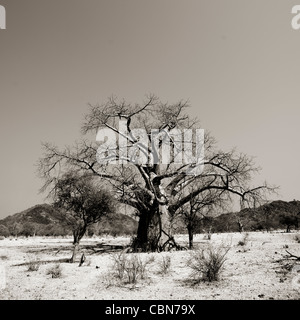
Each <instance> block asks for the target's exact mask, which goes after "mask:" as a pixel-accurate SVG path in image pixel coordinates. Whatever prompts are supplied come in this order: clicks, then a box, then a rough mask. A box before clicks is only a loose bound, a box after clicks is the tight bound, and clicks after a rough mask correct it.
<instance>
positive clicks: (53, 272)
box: [47, 263, 62, 278]
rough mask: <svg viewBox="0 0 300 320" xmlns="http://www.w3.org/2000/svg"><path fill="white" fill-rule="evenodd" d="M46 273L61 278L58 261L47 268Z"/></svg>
mask: <svg viewBox="0 0 300 320" xmlns="http://www.w3.org/2000/svg"><path fill="white" fill-rule="evenodd" d="M47 274H50V275H51V277H52V278H61V276H62V269H61V265H60V264H59V263H56V264H55V265H54V266H53V267H51V268H49V269H48V270H47Z"/></svg>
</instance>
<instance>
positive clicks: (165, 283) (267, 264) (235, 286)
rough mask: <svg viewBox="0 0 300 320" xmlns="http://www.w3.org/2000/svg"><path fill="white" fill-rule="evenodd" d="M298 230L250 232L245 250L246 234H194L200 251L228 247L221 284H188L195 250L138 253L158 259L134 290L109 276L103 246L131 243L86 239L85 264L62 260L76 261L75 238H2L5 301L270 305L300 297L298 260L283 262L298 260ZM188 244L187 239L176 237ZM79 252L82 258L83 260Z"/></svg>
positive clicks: (0, 295)
mask: <svg viewBox="0 0 300 320" xmlns="http://www.w3.org/2000/svg"><path fill="white" fill-rule="evenodd" d="M295 235H296V233H289V234H287V233H283V232H273V233H263V232H252V233H249V237H248V241H247V243H246V245H245V246H241V245H238V242H239V241H240V240H242V239H243V236H244V235H243V234H239V233H228V234H213V235H212V238H211V240H206V239H205V237H204V235H196V236H195V239H194V242H195V247H198V248H204V247H207V246H208V245H210V244H211V245H213V246H215V247H218V246H220V245H225V246H230V250H229V251H228V253H227V256H226V257H227V260H226V262H225V264H224V269H223V272H222V273H221V277H220V280H219V281H217V282H200V283H197V284H195V283H194V282H193V281H191V277H190V274H191V270H190V268H189V267H188V266H187V261H188V259H189V257H190V251H188V250H187V251H172V252H166V253H150V254H148V253H138V254H137V255H139V257H140V258H141V259H142V261H145V260H146V259H147V258H150V257H153V258H154V261H153V262H152V263H151V264H149V265H148V271H147V275H146V277H145V278H144V279H138V281H137V283H136V284H135V285H132V284H126V283H123V282H120V281H118V280H117V279H116V278H114V277H113V276H112V274H111V271H112V270H113V269H112V264H113V260H112V255H113V254H116V253H115V252H112V250H108V248H110V249H111V248H112V247H109V246H103V245H119V244H123V245H124V244H125V245H126V244H127V243H129V238H110V237H107V238H90V239H87V238H85V239H83V240H82V241H81V253H82V252H84V253H85V255H86V258H87V260H86V261H85V263H84V264H83V265H82V266H81V267H79V266H78V262H76V263H74V264H70V263H67V262H62V261H63V260H64V259H66V258H69V257H70V256H71V250H72V241H71V240H72V239H59V238H41V237H36V238H28V239H26V238H24V239H21V238H18V239H15V238H10V239H9V238H7V239H3V240H0V299H2V300H7V299H9V300H17V299H31V300H32V299H33V300H39V299H42V300H52V299H56V300H57V299H59V300H63V299H68V300H75V299H76V300H78V299H79V300H82V299H105V300H111V299H121V300H123V299H126V300H128V299H129V300H130V299H132V300H151V299H158V300H159V299H163V300H169V299H172V300H185V299H192V300H194V299H196V300H203V299H234V300H253V299H258V300H269V299H275V300H277V299H283V300H291V299H300V283H298V281H299V279H300V274H299V273H298V274H297V270H300V261H299V262H295V261H294V262H293V260H291V259H289V260H282V261H278V260H280V259H281V258H283V257H284V255H286V250H288V251H289V252H291V253H293V254H295V255H297V256H300V244H299V243H297V241H296V240H295ZM176 239H177V240H178V241H179V242H180V243H181V244H185V245H186V244H187V238H186V236H177V238H176ZM163 256H164V257H167V256H170V259H171V269H170V272H169V273H167V274H166V275H162V274H161V273H159V270H160V266H161V261H162V257H163ZM79 258H80V254H79V255H78V259H79ZM30 262H38V269H37V270H36V271H29V263H30ZM57 264H59V265H60V269H61V276H60V277H59V278H53V277H52V275H51V274H49V270H53V268H54V266H55V265H57Z"/></svg>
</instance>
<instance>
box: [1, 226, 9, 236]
mask: <svg viewBox="0 0 300 320" xmlns="http://www.w3.org/2000/svg"><path fill="white" fill-rule="evenodd" d="M9 235H10V233H9V230H8V228H7V227H6V226H5V225H4V224H0V236H2V237H9Z"/></svg>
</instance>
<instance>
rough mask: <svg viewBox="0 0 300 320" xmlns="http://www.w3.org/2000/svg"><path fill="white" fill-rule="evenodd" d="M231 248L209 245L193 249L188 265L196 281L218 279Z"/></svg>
mask: <svg viewBox="0 0 300 320" xmlns="http://www.w3.org/2000/svg"><path fill="white" fill-rule="evenodd" d="M229 249H230V248H229V247H228V248H226V247H224V246H220V247H213V246H209V247H208V248H206V249H196V250H194V251H192V252H191V256H190V258H189V260H188V262H187V267H189V268H191V269H192V273H191V278H192V279H193V280H195V281H196V283H199V282H200V281H209V282H211V281H218V280H219V277H220V273H221V271H222V269H223V266H224V262H225V261H226V255H227V253H228V251H229Z"/></svg>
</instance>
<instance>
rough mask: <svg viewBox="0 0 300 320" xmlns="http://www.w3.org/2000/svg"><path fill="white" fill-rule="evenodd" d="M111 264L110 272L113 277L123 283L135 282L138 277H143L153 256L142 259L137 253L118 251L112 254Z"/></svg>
mask: <svg viewBox="0 0 300 320" xmlns="http://www.w3.org/2000/svg"><path fill="white" fill-rule="evenodd" d="M112 259H113V264H112V270H111V272H110V274H111V275H113V276H114V277H115V278H117V279H118V280H120V282H123V283H129V284H135V283H136V282H137V280H138V279H145V278H146V276H147V271H148V266H149V264H151V263H152V262H154V257H153V256H150V257H149V258H148V259H145V260H142V259H141V257H140V255H139V254H136V253H135V254H134V253H131V254H126V253H125V252H119V253H117V254H114V255H112Z"/></svg>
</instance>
